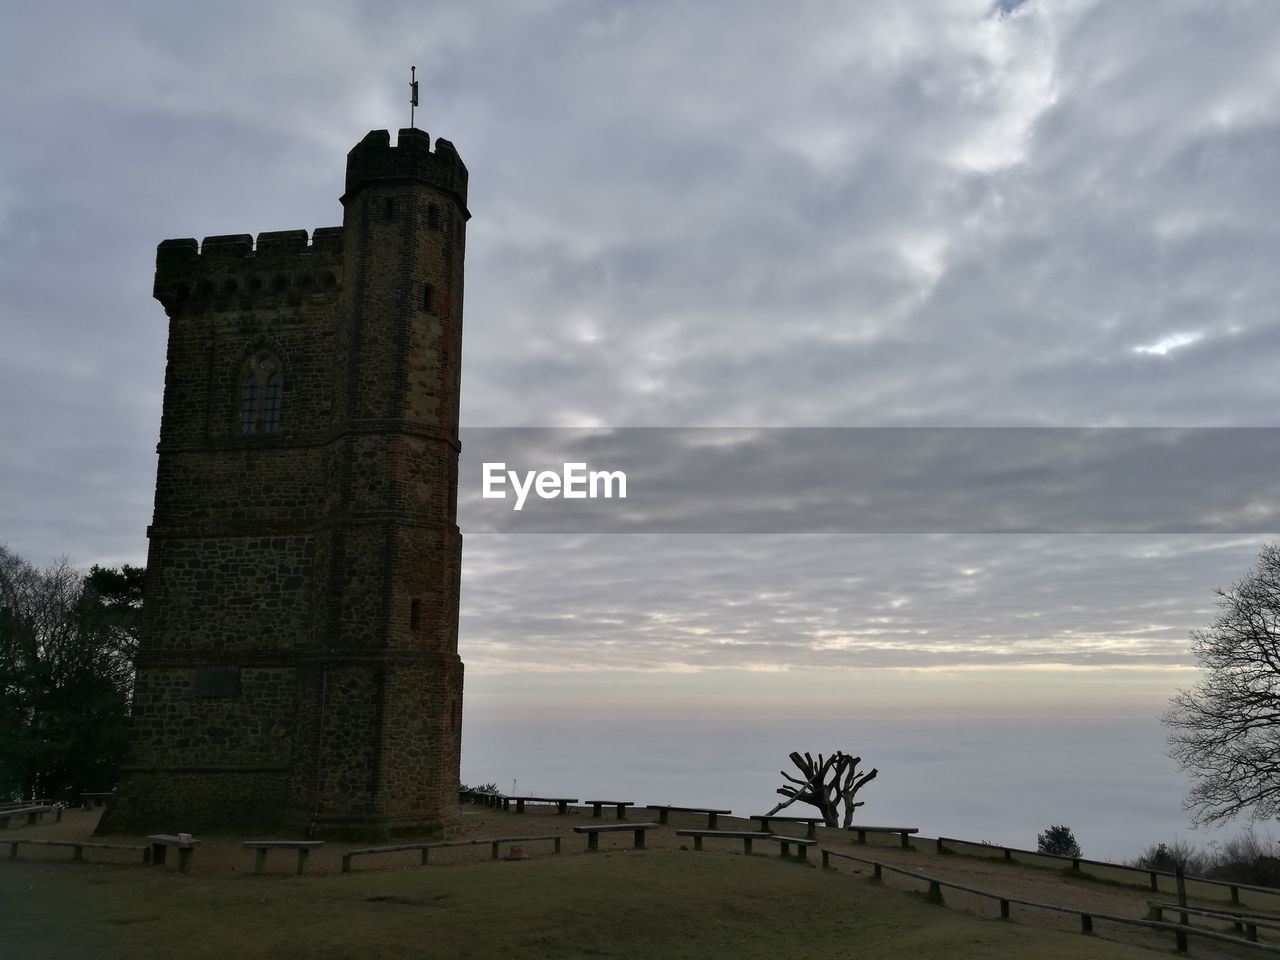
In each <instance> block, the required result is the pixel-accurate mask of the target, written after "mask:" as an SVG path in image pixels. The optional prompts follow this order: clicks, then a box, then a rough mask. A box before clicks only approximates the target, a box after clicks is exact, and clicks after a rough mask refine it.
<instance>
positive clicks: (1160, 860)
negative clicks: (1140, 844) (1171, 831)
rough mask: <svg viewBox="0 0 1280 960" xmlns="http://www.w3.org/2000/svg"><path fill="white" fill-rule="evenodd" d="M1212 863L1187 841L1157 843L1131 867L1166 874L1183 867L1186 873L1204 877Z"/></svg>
mask: <svg viewBox="0 0 1280 960" xmlns="http://www.w3.org/2000/svg"><path fill="white" fill-rule="evenodd" d="M1210 863H1211V860H1210V858H1209V857H1207V856H1205V855H1204V854H1203V853H1201V852H1200V851H1199V850H1197V849H1196V848H1195V847H1194V846H1192V845H1191V844H1190V843H1188V842H1187V841H1185V840H1174V841H1173V842H1172V843H1157V844H1154V845H1153V846H1150V847H1147V849H1145V850H1143V851H1142V853H1140V854H1138V857H1137V859H1136V860H1133V861H1131V862H1130V864H1129V865H1130V866H1132V867H1142V868H1143V869H1144V870H1163V871H1165V872H1166V873H1173V872H1174V871H1175V870H1177V869H1178V868H1179V867H1181V868H1182V870H1183V872H1184V873H1188V874H1191V875H1192V876H1203V875H1204V874H1205V872H1206V871H1207V870H1208V869H1209V867H1210Z"/></svg>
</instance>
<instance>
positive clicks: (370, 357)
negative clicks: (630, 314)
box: [101, 129, 470, 835]
mask: <svg viewBox="0 0 1280 960" xmlns="http://www.w3.org/2000/svg"><path fill="white" fill-rule="evenodd" d="M342 205H343V218H342V223H343V225H342V226H341V227H328V228H322V229H317V230H315V231H314V232H313V234H312V236H311V238H310V242H308V237H307V234H306V231H304V230H289V231H283V232H277V233H261V234H259V235H258V238H257V243H256V244H255V243H254V240H253V238H252V237H251V236H249V235H248V234H243V235H233V236H218V237H206V238H205V240H204V243H203V244H199V245H197V243H196V241H195V240H190V239H187V240H166V241H164V242H163V243H161V244H160V247H159V250H158V251H157V255H156V278H155V297H156V299H157V300H159V301H160V303H161V304H162V305H163V306H164V309H165V312H166V314H167V315H168V317H169V350H168V367H167V369H166V374H165V391H164V415H163V420H162V423H161V428H160V445H159V448H158V450H159V465H158V473H157V480H156V498H155V515H154V521H153V524H152V526H151V527H150V528H149V531H148V535H149V537H150V552H149V554H148V560H147V583H146V603H145V611H144V623H143V634H142V642H141V650H140V653H139V656H138V663H137V666H138V677H137V687H136V692H135V697H134V707H133V727H132V743H131V756H130V762H129V765H128V766H127V767H126V768H125V773H124V776H123V779H122V783H121V785H120V788H119V790H118V791H117V797H116V799H115V800H114V801H113V802H112V803H111V804H110V805H109V806H108V810H107V812H106V815H105V817H104V820H103V826H102V827H101V829H102V830H103V831H104V832H106V831H120V830H127V831H139V830H190V831H193V832H194V831H197V830H210V829H218V828H225V829H248V828H256V829H270V828H273V827H279V828H287V829H293V830H298V829H304V828H310V829H311V830H313V831H315V832H318V833H320V834H324V833H330V834H336V833H344V832H346V833H360V834H375V835H376V834H384V833H390V832H393V831H395V830H398V829H414V828H422V827H428V826H432V825H435V824H439V823H441V822H442V821H445V820H448V819H450V818H451V817H452V816H453V814H454V813H455V812H456V802H457V796H456V790H457V786H458V759H459V752H460V746H461V736H462V724H461V717H462V662H461V661H460V660H459V659H458V653H457V648H458V590H459V573H460V563H461V554H462V538H461V535H460V533H459V531H458V527H457V496H456V494H457V479H458V478H457V469H458V450H459V443H458V398H459V370H460V361H461V344H462V275H463V270H462V262H463V248H464V239H465V233H466V221H467V219H468V217H469V216H470V215H469V214H468V212H467V169H466V167H465V166H464V165H463V163H462V160H461V159H460V158H459V156H458V154H457V151H456V150H455V149H454V147H453V145H452V144H451V143H449V142H448V141H447V140H442V139H441V140H437V141H436V144H435V149H434V150H433V149H432V147H431V140H430V137H429V136H428V135H427V134H426V133H425V132H423V131H421V130H417V129H412V130H401V131H400V134H399V140H398V142H397V144H396V145H395V146H392V145H391V140H390V136H389V135H388V133H387V131H385V130H375V131H372V132H371V133H369V134H368V135H367V136H366V137H365V138H364V139H363V140H362V141H361V142H360V143H359V144H357V145H356V146H355V148H354V149H352V150H351V152H350V153H349V154H348V155H347V173H346V191H345V193H344V195H343V197H342Z"/></svg>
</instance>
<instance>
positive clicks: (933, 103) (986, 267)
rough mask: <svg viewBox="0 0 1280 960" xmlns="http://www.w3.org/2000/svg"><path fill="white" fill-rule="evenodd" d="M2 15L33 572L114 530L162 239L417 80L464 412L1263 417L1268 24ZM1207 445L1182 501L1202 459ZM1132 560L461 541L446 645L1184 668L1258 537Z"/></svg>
mask: <svg viewBox="0 0 1280 960" xmlns="http://www.w3.org/2000/svg"><path fill="white" fill-rule="evenodd" d="M7 26H8V29H6V31H5V32H4V34H3V36H0V81H4V82H5V85H6V88H7V89H11V90H22V91H23V95H22V96H14V97H10V98H8V99H6V100H5V101H4V102H3V103H0V123H3V125H4V128H5V130H6V131H7V132H8V135H7V136H6V137H5V138H4V139H3V141H0V335H2V337H3V349H0V439H2V440H3V443H0V539H4V540H5V541H6V542H7V543H8V544H9V545H10V547H12V548H13V549H15V550H17V551H18V552H20V553H22V554H24V555H26V556H29V557H31V558H32V559H35V560H41V559H47V558H48V557H52V556H56V555H59V554H63V553H66V554H69V555H70V556H71V558H72V559H73V560H74V561H76V562H78V563H81V564H86V565H87V564H88V563H91V562H119V561H122V560H130V561H132V562H138V561H140V560H141V559H142V558H143V556H144V554H145V538H144V531H145V526H146V523H147V521H148V518H149V506H148V505H149V502H150V492H151V489H152V484H153V477H154V471H153V467H154V452H153V449H154V448H153V444H154V442H155V438H156V435H157V428H158V423H159V402H160V390H161V388H162V384H163V378H164V363H165V361H164V350H165V335H166V321H165V318H164V315H163V312H162V311H161V310H160V309H159V307H158V305H156V304H155V303H154V302H153V301H152V300H151V299H150V285H151V273H152V270H153V265H154V250H155V244H156V243H157V242H158V241H159V240H161V239H164V238H167V237H175V236H203V235H212V234H222V233H239V232H250V233H256V232H258V231H261V230H271V229H290V228H298V227H303V228H311V227H315V226H323V225H329V224H333V223H337V222H339V218H340V217H341V208H340V206H339V205H338V203H337V197H338V195H339V194H340V193H341V190H342V174H343V155H344V153H345V151H346V150H347V149H348V148H349V147H350V146H351V145H352V144H354V143H355V142H356V141H357V140H358V139H359V138H360V137H361V136H362V135H363V134H364V132H365V131H366V130H367V129H368V128H371V127H390V128H393V129H394V128H396V127H398V126H400V125H401V124H403V123H404V122H405V121H406V119H407V113H406V108H407V104H406V103H404V102H403V101H404V100H405V99H406V96H407V89H406V85H407V82H408V77H407V67H408V66H409V65H410V64H415V65H416V66H417V68H418V76H419V79H420V80H421V82H422V100H423V106H422V108H421V110H420V111H419V120H420V123H421V124H422V125H423V126H425V127H426V128H427V129H428V130H430V131H431V132H432V133H433V134H435V135H443V136H446V137H448V138H449V139H451V140H453V141H454V142H455V143H456V144H457V145H458V147H459V149H460V151H461V153H462V156H463V158H464V159H465V160H466V162H467V163H468V165H469V167H470V170H471V185H472V194H471V198H470V202H471V207H472V212H473V214H474V219H473V220H472V221H471V224H470V226H469V236H468V249H467V269H468V284H467V298H468V299H467V307H466V336H465V350H464V355H465V367H464V372H463V381H464V389H463V420H464V424H465V425H467V426H469V427H503V428H508V427H522V426H593V427H602V428H615V427H637V426H647V427H661V428H678V427H690V426H739V427H743V426H745V427H770V428H794V427H851V426H857V427H864V426H877V427H879V426H895V427H902V426H1001V427H1004V426H1011V425H1024V426H1055V427H1095V426H1123V427H1138V426H1144V427H1151V426H1156V427H1179V428H1181V427H1196V426H1210V427H1259V426H1273V425H1274V423H1275V414H1274V411H1275V410H1276V409H1280V384H1278V382H1277V379H1276V377H1275V375H1274V356H1275V354H1276V351H1277V348H1278V347H1280V331H1278V329H1277V323H1276V317H1275V310H1274V305H1275V303H1276V302H1278V301H1280V280H1277V274H1276V271H1275V270H1274V269H1273V266H1274V262H1275V259H1276V253H1277V250H1276V245H1277V237H1276V233H1275V227H1274V224H1273V223H1272V218H1271V217H1270V210H1271V209H1272V208H1273V206H1274V205H1273V203H1272V201H1271V196H1272V193H1273V180H1274V171H1275V170H1276V169H1277V166H1278V165H1280V107H1278V106H1277V104H1280V96H1277V94H1278V93H1280V89H1278V88H1280V74H1278V73H1277V72H1276V70H1275V68H1274V64H1273V56H1272V53H1273V51H1274V49H1275V46H1276V43H1277V41H1278V40H1280V17H1278V16H1277V15H1276V13H1275V11H1273V10H1272V9H1271V8H1270V7H1268V6H1265V5H1261V4H1258V5H1252V6H1243V7H1234V8H1232V9H1231V10H1229V11H1228V10H1226V9H1219V8H1210V7H1205V6H1204V5H1203V4H1198V3H1192V2H1189V0H1187V2H1176V3H1175V2H1171V3H1164V4H1160V5H1159V7H1158V8H1147V7H1142V8H1139V7H1137V6H1133V5H1128V4H1103V3H1097V2H1083V0H1075V2H1060V3H1047V2H1040V0H1029V2H1022V3H1018V2H1012V0H1002V2H999V3H993V2H991V0H972V2H964V3H955V2H951V0H934V2H929V3H919V4H910V5H904V4H880V5H871V6H867V5H858V6H850V5H839V4H832V3H820V2H816V0H814V2H802V3H799V4H793V5H792V6H791V7H789V8H788V13H787V16H786V17H783V16H781V15H780V14H779V12H778V8H777V6H776V5H771V4H766V3H762V2H748V3H742V4H735V5H734V10H733V15H732V18H731V19H726V15H725V11H724V9H723V8H721V7H718V6H716V5H705V4H703V5H698V4H685V3H655V4H646V5H644V6H637V5H635V4H627V3H621V2H614V3H596V2H591V3H588V2H586V0H545V2H544V0H539V2H515V0H512V2H509V3H499V2H492V3H479V4H469V5H465V6H452V7H440V6H438V5H437V6H436V7H432V8H429V9H426V8H423V7H421V5H412V4H407V3H401V2H392V0H387V2H381V3H378V4H374V5H364V6H357V5H353V4H349V3H342V2H320V3H309V4H306V5H290V4H273V5H270V6H264V5H262V4H247V3H229V4H221V5H218V6H217V7H216V8H214V7H210V8H207V9H205V8H201V9H200V10H189V9H183V10H181V11H178V10H176V9H174V8H171V7H170V6H166V5H164V4H158V3H142V2H138V3H127V4H118V5H115V6H113V7H112V8H111V10H110V11H107V10H105V9H104V10H96V9H88V8H86V9H83V10H77V12H76V17H75V18H73V19H70V20H68V19H67V18H66V17H65V12H64V11H60V10H57V9H55V8H51V7H43V6H40V5H27V6H25V7H23V8H22V9H21V11H20V12H17V13H14V14H13V16H11V17H10V18H9V22H8V24H7ZM1193 335H1194V336H1197V337H1198V339H1196V340H1195V341H1194V343H1193V342H1191V341H1188V340H1185V338H1186V337H1189V336H1193ZM1180 338H1182V339H1181V340H1180ZM1160 350H1163V351H1164V352H1163V353H1161V352H1160ZM726 455H727V454H726ZM675 466H676V465H675V464H673V465H672V469H673V470H674V469H675ZM1205 467H1206V471H1205V474H1200V473H1197V474H1195V475H1194V476H1191V475H1188V477H1187V478H1186V483H1187V485H1188V486H1187V488H1186V490H1184V491H1182V492H1183V493H1184V494H1185V493H1186V492H1187V491H1190V492H1191V499H1192V500H1194V498H1195V485H1196V482H1198V481H1199V480H1200V479H1202V478H1203V477H1204V476H1206V475H1210V474H1212V475H1214V476H1217V477H1218V479H1219V480H1220V481H1222V482H1223V483H1226V480H1225V477H1226V474H1225V473H1224V472H1223V471H1221V470H1220V469H1218V468H1217V467H1216V465H1215V464H1212V463H1210V464H1205ZM1208 468H1214V469H1212V470H1210V469H1208ZM1046 489H1049V490H1052V489H1053V488H1052V487H1047V488H1046ZM1215 489H1216V488H1215ZM1213 492H1214V491H1213V490H1210V489H1206V492H1205V497H1206V501H1205V507H1204V509H1205V511H1206V512H1211V511H1212V510H1213V509H1217V505H1216V504H1217V502H1216V501H1214V500H1213V499H1212V497H1211V496H1210V495H1211V494H1212V493H1213ZM800 493H802V494H803V491H801V492H800ZM942 493H943V494H945V491H942ZM952 493H953V494H960V495H963V494H965V493H966V491H965V490H963V489H961V490H958V491H953V492H952ZM822 494H823V490H822V489H820V488H815V489H813V490H811V491H810V496H815V497H819V498H820V496H821V495H822ZM958 502H963V496H958V497H957V498H956V499H954V500H953V499H946V500H945V501H943V502H942V504H943V505H942V506H941V507H940V509H946V510H955V509H957V507H956V506H955V504H956V503H958ZM1180 502H1184V503H1185V501H1180ZM1241 509H1244V510H1246V511H1247V510H1248V509H1250V503H1249V502H1248V501H1247V500H1246V501H1244V506H1243V507H1242V508H1241ZM1211 519H1212V518H1211ZM1235 519H1236V520H1239V517H1238V516H1237V517H1235ZM1232 520H1233V518H1232V517H1231V516H1229V515H1228V514H1226V513H1223V514H1221V515H1220V516H1218V517H1217V520H1215V521H1214V522H1219V521H1221V522H1222V523H1225V524H1227V525H1226V526H1219V527H1216V528H1214V527H1212V526H1211V527H1209V528H1208V529H1219V530H1230V529H1240V527H1231V526H1230V525H1229V524H1230V523H1231V522H1232ZM1244 521H1245V522H1250V523H1254V524H1255V526H1251V527H1248V528H1247V529H1257V526H1256V523H1257V522H1258V521H1257V517H1256V516H1255V515H1249V514H1247V512H1246V515H1245V517H1244ZM1142 542H1143V543H1146V544H1148V545H1149V546H1151V549H1153V550H1156V552H1157V553H1158V554H1159V556H1158V557H1156V558H1154V559H1153V558H1144V557H1140V556H1139V555H1138V554H1137V553H1136V552H1135V551H1139V550H1140V546H1139V545H1138V541H1131V540H1115V541H1112V540H1107V539H1106V538H1085V539H1077V538H1065V539H1064V540H1058V541H1055V540H1053V539H1049V538H1041V537H1033V538H1029V539H1023V538H1004V539H1000V538H995V539H993V540H987V539H982V538H977V539H975V540H973V541H965V540H961V539H958V538H949V539H943V540H940V541H935V540H931V539H929V538H920V537H909V538H903V539H901V540H895V539H893V538H878V539H877V538H870V539H868V538H863V537H849V538H829V539H822V538H816V539H811V540H808V539H804V538H780V539H770V538H760V539H752V538H747V537H736V538H735V537H728V538H722V539H720V540H716V539H714V538H712V539H700V538H695V540H689V541H684V540H681V539H680V538H665V539H664V538H653V539H650V540H645V539H644V538H638V537H627V538H621V539H619V540H618V542H617V543H614V542H611V541H608V540H607V539H606V538H598V539H585V538H584V539H576V538H572V537H570V538H567V539H554V538H547V539H545V540H539V539H536V538H532V537H505V538H496V537H494V538H484V537H471V538H470V539H469V540H468V542H467V554H466V564H467V567H466V578H467V579H466V583H465V586H464V618H465V619H464V640H465V644H466V646H465V648H464V655H465V656H466V657H467V658H468V661H469V662H472V663H475V664H477V665H478V668H479V669H483V670H497V669H507V668H509V669H516V668H517V667H519V668H520V669H525V668H528V669H554V668H560V667H565V666H569V665H580V664H591V665H593V668H595V669H609V668H612V667H614V666H616V665H618V664H620V663H627V664H633V665H635V666H636V669H648V668H652V667H655V666H656V665H663V666H665V668H668V669H681V670H689V671H702V670H709V669H722V668H724V667H726V666H728V665H737V666H738V667H741V668H742V669H775V668H778V667H781V666H788V665H799V664H807V665H810V666H814V667H817V668H823V667H826V666H839V667H847V666H850V665H859V664H866V665H879V666H885V667H887V666H888V665H894V664H896V665H899V666H904V665H905V666H910V667H915V666H937V665H941V664H946V663H951V664H956V665H971V664H982V663H985V664H995V663H1010V662H1013V663H1045V662H1057V661H1061V662H1065V663H1073V664H1086V663H1088V664H1098V663H1107V664H1114V665H1121V664H1127V663H1134V662H1142V663H1155V664H1168V663H1173V662H1180V661H1181V660H1182V659H1183V658H1184V656H1185V655H1184V652H1183V651H1184V648H1185V631H1186V629H1187V628H1188V627H1189V626H1192V625H1196V624H1197V623H1199V622H1202V620H1203V617H1204V615H1205V613H1206V610H1205V609H1204V607H1205V605H1204V603H1202V602H1201V600H1198V599H1196V598H1204V597H1205V593H1204V591H1205V589H1206V588H1207V587H1208V586H1211V585H1213V584H1217V583H1223V582H1227V581H1229V580H1231V579H1233V578H1235V577H1237V576H1239V575H1240V574H1241V573H1242V572H1243V569H1244V568H1245V567H1247V562H1248V555H1249V553H1250V551H1251V550H1254V549H1256V545H1257V543H1256V539H1251V538H1241V539H1226V540H1218V539H1214V538H1206V539H1205V540H1176V539H1170V538H1168V537H1162V536H1154V535H1153V536H1152V537H1151V538H1150V539H1149V540H1146V541H1142ZM539 544H541V546H539ZM1126 544H1128V546H1126ZM1171 544H1172V545H1173V546H1172V547H1170V545H1171ZM589 557H596V558H597V561H598V562H597V563H596V565H592V563H589V562H588V558H589ZM601 564H603V567H601V566H600V565H601ZM963 571H976V572H970V573H964V572H963ZM1144 578H1146V579H1144ZM1121 585H1124V586H1125V587H1126V588H1127V589H1120V586H1121ZM895 603H896V604H897V606H895V605H894V604H895ZM797 669H798V667H797Z"/></svg>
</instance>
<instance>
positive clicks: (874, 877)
mask: <svg viewBox="0 0 1280 960" xmlns="http://www.w3.org/2000/svg"><path fill="white" fill-rule="evenodd" d="M881 879H882V877H881V876H880V864H878V863H873V864H872V865H871V882H872V883H879V882H880V880H881Z"/></svg>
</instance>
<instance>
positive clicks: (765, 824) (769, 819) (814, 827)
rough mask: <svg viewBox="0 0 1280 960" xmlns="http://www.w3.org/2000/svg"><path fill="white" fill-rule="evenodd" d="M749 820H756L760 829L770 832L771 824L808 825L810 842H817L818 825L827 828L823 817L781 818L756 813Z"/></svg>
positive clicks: (807, 834)
mask: <svg viewBox="0 0 1280 960" xmlns="http://www.w3.org/2000/svg"><path fill="white" fill-rule="evenodd" d="M748 819H750V820H755V821H756V822H757V823H759V824H760V829H761V830H764V831H768V829H769V824H770V823H807V824H808V825H809V831H808V832H807V833H806V834H805V836H806V837H808V838H809V839H810V840H816V839H817V837H818V824H822V825H823V826H826V824H827V821H826V820H824V819H823V818H822V817H779V816H777V815H776V814H770V813H755V814H752V815H751V816H750V817H749V818H748Z"/></svg>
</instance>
